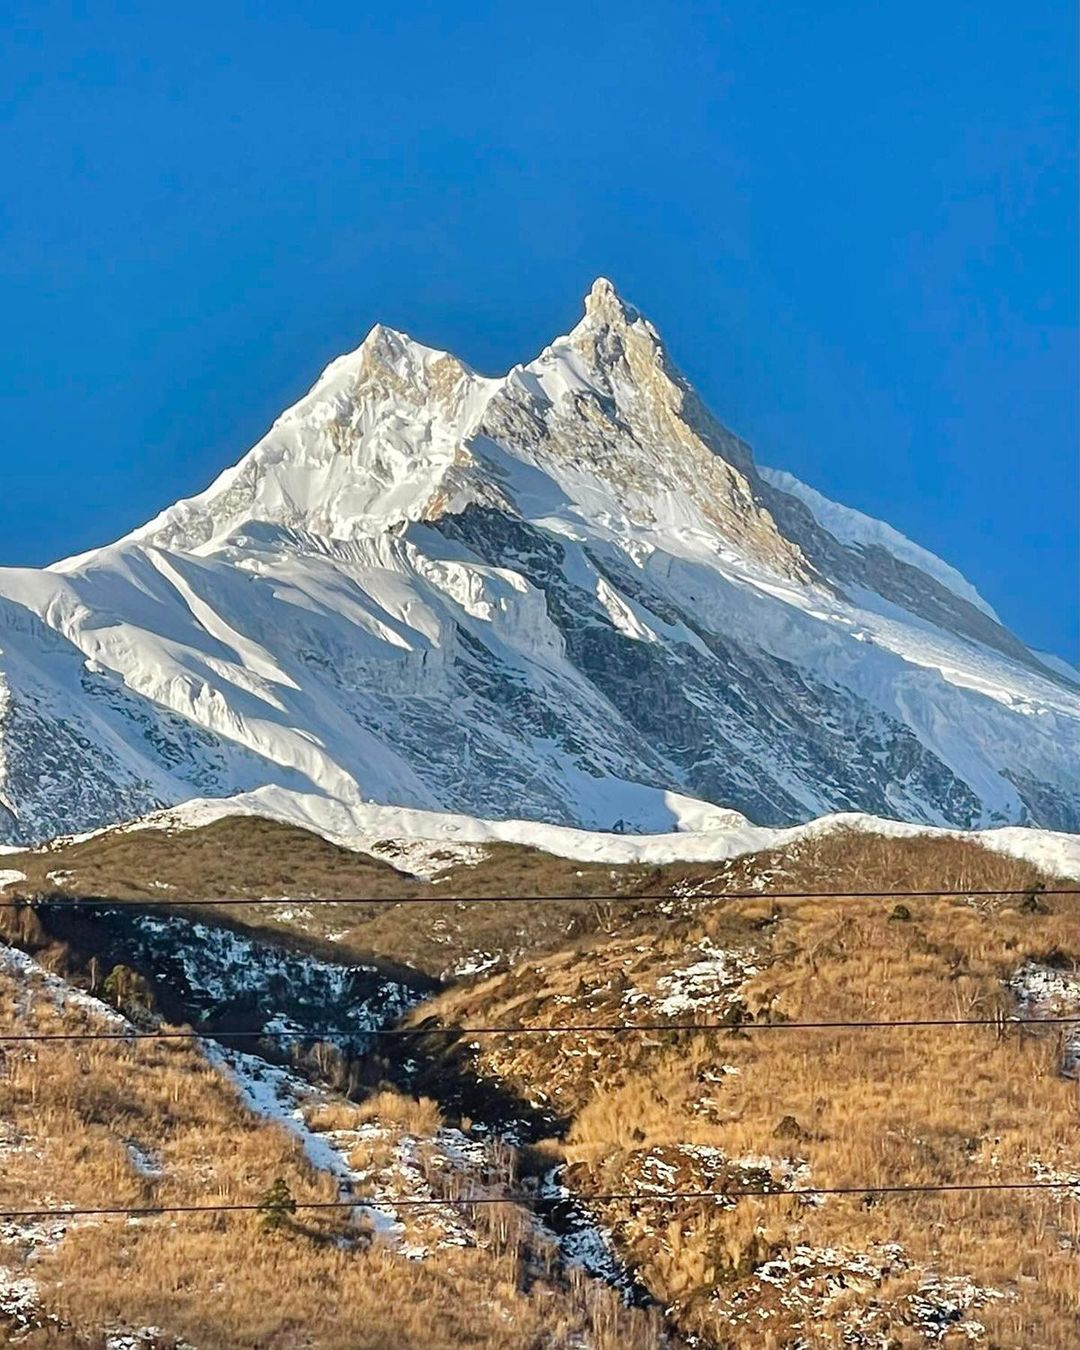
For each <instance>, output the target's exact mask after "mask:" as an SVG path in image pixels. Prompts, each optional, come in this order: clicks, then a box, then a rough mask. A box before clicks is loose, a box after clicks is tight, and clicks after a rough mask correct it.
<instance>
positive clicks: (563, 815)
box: [0, 280, 1080, 842]
mask: <svg viewBox="0 0 1080 1350" xmlns="http://www.w3.org/2000/svg"><path fill="white" fill-rule="evenodd" d="M1078 728H1080V709H1078V702H1077V691H1076V686H1075V684H1074V683H1073V682H1071V681H1070V679H1069V677H1068V675H1067V674H1065V673H1062V672H1061V671H1059V670H1057V669H1054V670H1051V669H1048V668H1047V667H1046V666H1045V665H1044V664H1043V663H1042V662H1041V661H1040V659H1039V658H1038V657H1036V656H1035V655H1034V654H1033V653H1032V652H1030V651H1029V650H1028V649H1027V648H1026V647H1025V646H1024V645H1023V644H1022V643H1021V642H1020V641H1019V640H1018V639H1017V638H1015V637H1014V636H1013V635H1012V634H1010V633H1009V632H1008V631H1007V630H1006V629H1004V628H1003V627H1002V626H1001V624H1000V623H999V622H998V621H997V619H996V617H995V616H994V614H993V612H992V611H991V610H990V608H989V606H987V605H986V603H985V602H984V601H983V600H981V599H980V597H979V596H978V595H976V594H975V592H974V591H973V590H972V588H971V587H970V586H969V585H968V583H966V582H965V581H964V580H963V578H961V577H959V576H958V574H956V573H955V572H954V571H953V570H952V569H951V568H949V567H948V566H947V564H945V563H943V562H941V561H940V560H939V559H936V558H933V557H931V556H930V555H928V554H926V553H925V552H924V551H923V550H921V549H919V548H918V546H917V545H914V544H912V543H911V542H910V541H908V540H904V539H903V538H902V537H901V536H899V535H897V534H896V533H895V532H894V531H891V530H890V529H889V528H888V527H887V526H885V525H882V524H881V523H880V522H874V521H869V520H867V519H866V518H865V517H862V516H859V515H858V514H857V513H855V512H850V511H846V510H845V509H844V508H842V507H839V506H836V505H835V504H834V503H830V502H827V501H825V499H823V498H821V497H819V496H818V495H817V494H816V493H814V492H813V491H812V490H811V489H809V488H806V487H805V486H804V485H802V484H799V483H797V482H796V481H795V480H793V479H790V478H789V477H787V476H786V475H783V474H779V473H774V472H772V471H761V470H759V469H758V468H757V466H756V465H755V463H754V460H753V457H752V455H751V453H750V450H749V448H748V447H747V446H746V445H745V444H744V443H743V442H742V441H740V440H739V439H738V438H737V437H736V436H734V435H732V434H731V433H730V432H728V431H727V430H726V429H725V428H724V427H722V426H721V425H720V424H719V423H718V422H717V421H716V420H715V419H714V418H713V417H712V415H711V414H710V413H709V412H708V411H707V410H706V409H705V408H704V407H703V406H702V404H701V402H700V400H699V399H698V397H697V395H696V394H695V393H694V391H693V390H692V389H691V388H690V386H689V385H688V384H687V382H686V381H685V379H684V378H683V377H682V376H681V375H680V374H679V373H678V371H677V370H676V369H675V368H674V367H673V366H672V364H671V362H670V360H669V358H668V356H667V354H666V352H665V350H664V347H663V345H662V343H661V342H660V339H659V337H658V335H657V333H656V331H655V329H654V328H653V327H652V326H651V325H650V324H649V323H648V322H647V321H646V320H645V319H644V318H642V317H641V316H640V315H639V314H638V313H637V311H636V310H634V309H633V308H632V307H631V306H629V305H627V304H626V303H625V302H624V301H623V300H621V299H620V298H619V296H618V295H617V294H616V293H615V291H614V289H613V288H612V286H611V285H610V283H609V282H606V281H603V280H600V281H598V282H597V283H596V284H595V285H594V287H593V289H592V291H591V292H590V295H589V297H588V299H587V301H586V313H585V317H584V318H583V320H582V322H581V323H580V324H579V325H578V327H577V328H575V329H574V331H573V332H572V333H570V334H569V335H568V336H567V337H564V338H560V339H558V340H557V341H556V342H555V343H553V344H552V345H551V346H550V347H548V348H546V349H545V350H544V351H543V352H542V353H541V354H540V356H539V357H538V358H537V359H536V360H535V361H533V362H531V363H530V364H529V365H527V366H520V367H515V368H514V369H513V370H512V371H511V372H510V373H509V374H508V375H507V376H506V377H505V378H503V379H485V378H482V377H480V376H478V375H476V374H475V373H473V372H472V371H470V370H469V369H468V368H467V367H466V366H464V365H463V364H462V363H461V362H459V361H458V360H457V359H456V358H454V357H452V356H450V355H448V354H446V353H443V352H437V351H434V350H432V349H430V348H427V347H422V346H420V345H419V344H418V343H415V342H412V341H411V340H410V339H409V338H407V337H405V336H403V335H402V334H399V333H395V332H394V331H393V330H391V329H387V328H383V327H377V328H375V329H373V330H372V332H371V333H370V334H369V335H368V337H367V338H366V339H365V341H364V343H363V344H362V345H361V347H360V348H359V349H358V350H357V351H355V352H353V353H351V354H350V355H348V356H344V357H341V358H339V360H337V361H335V362H334V363H333V364H332V365H331V366H329V367H328V369H327V370H326V371H325V372H324V374H323V375H322V377H321V378H320V380H319V381H318V383H317V384H316V385H315V387H314V388H313V389H312V391H311V393H309V394H308V395H307V396H306V397H305V398H304V399H302V400H301V401H300V402H299V403H298V404H297V405H296V406H295V407H294V408H292V409H290V410H289V411H288V412H286V413H285V414H284V415H283V416H282V417H281V418H279V420H278V421H277V422H276V423H275V425H274V426H273V428H272V429H271V430H270V432H269V433H268V434H267V436H266V437H265V438H264V439H263V440H262V441H260V442H259V444H258V445H257V446H256V447H255V448H254V449H253V450H252V451H250V452H249V454H247V455H246V456H245V457H244V458H243V459H242V460H241V461H240V462H239V464H238V465H236V467H235V468H232V469H229V470H227V471H226V472H225V473H224V474H223V475H222V476H221V477H220V478H219V479H218V480H217V481H216V482H215V483H214V484H212V485H211V487H210V488H208V489H207V490H206V491H205V492H204V493H202V494H200V495H199V496H198V497H195V498H192V499H190V500H188V501H184V502H180V503H178V504H177V505H175V506H173V507H170V508H169V509H168V510H166V511H165V512H163V513H162V515H160V516H158V517H157V518H156V519H155V520H153V521H151V522H150V523H149V524H148V525H146V526H144V527H143V528H142V529H141V530H138V531H136V532H135V533H134V534H133V535H131V536H129V537H128V538H127V539H125V540H122V541H120V542H119V543H118V544H115V545H112V546H110V547H109V548H106V549H102V550H99V551H98V552H96V553H92V554H87V555H84V556H82V557H80V558H75V559H70V560H68V561H66V562H64V563H59V564H57V565H55V566H54V567H53V568H50V569H46V570H44V571H30V570H25V569H19V570H17V569H8V570H2V571H0V839H4V840H9V841H13V842H14V841H20V842H23V841H29V840H34V839H38V838H41V837H44V836H46V835H49V834H53V833H56V832H58V831H68V830H80V829H85V828H91V827H94V826H97V825H102V824H106V823H109V822H110V821H113V820H116V819H120V818H125V817H128V816H131V815H135V814H138V813H141V812H143V811H145V810H149V809H152V808H153V807H156V806H158V805H162V804H169V803H175V802H178V801H180V800H183V799H185V798H187V797H190V796H193V795H230V794H232V793H235V792H240V791H246V790H249V789H251V788H254V787H258V786H261V785H264V784H276V785H279V786H280V787H282V788H284V789H287V790H290V791H296V792H306V793H316V794H322V795H323V796H325V798H326V799H327V800H329V801H339V802H346V803H348V802H356V801H359V800H361V799H366V800H375V801H383V802H391V803H395V804H402V805H406V806H417V807H423V808H435V809H438V808H442V809H447V810H456V811H465V812H469V813H473V814H484V815H491V816H518V817H520V816H525V817H534V818H537V819H544V820H551V821H559V822H565V823H577V824H581V825H585V826H589V827H593V828H607V827H610V826H611V825H612V824H613V823H614V822H615V821H617V820H619V821H622V822H623V823H624V824H625V825H626V826H627V827H631V828H640V829H646V830H648V829H663V828H669V827H671V826H672V824H673V822H674V820H675V817H674V815H673V812H672V809H671V808H670V806H669V803H668V798H667V794H668V793H670V792H678V793H682V794H686V795H691V796H695V797H699V798H704V799H706V800H708V801H711V802H716V803H719V804H722V805H727V806H732V807H735V808H738V809H739V810H741V811H744V812H745V813H746V814H748V815H749V816H751V817H752V818H753V819H755V820H757V821H759V822H761V823H768V824H776V823H793V822H795V821H799V820H804V819H807V818H810V817H812V816H815V815H818V814H821V813H822V812H825V811H829V810H847V809H853V810H863V811H869V812H874V813H878V814H885V815H893V816H900V817H902V818H906V819H909V820H913V821H925V822H929V823H938V824H951V825H959V826H964V827H969V826H979V825H988V824H992V823H1001V822H1020V823H1035V824H1041V825H1045V826H1048V827H1052V828H1055V829H1065V830H1072V829H1076V828H1078V826H1080V809H1078V805H1077V782H1078V780H1080V746H1078Z"/></svg>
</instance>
